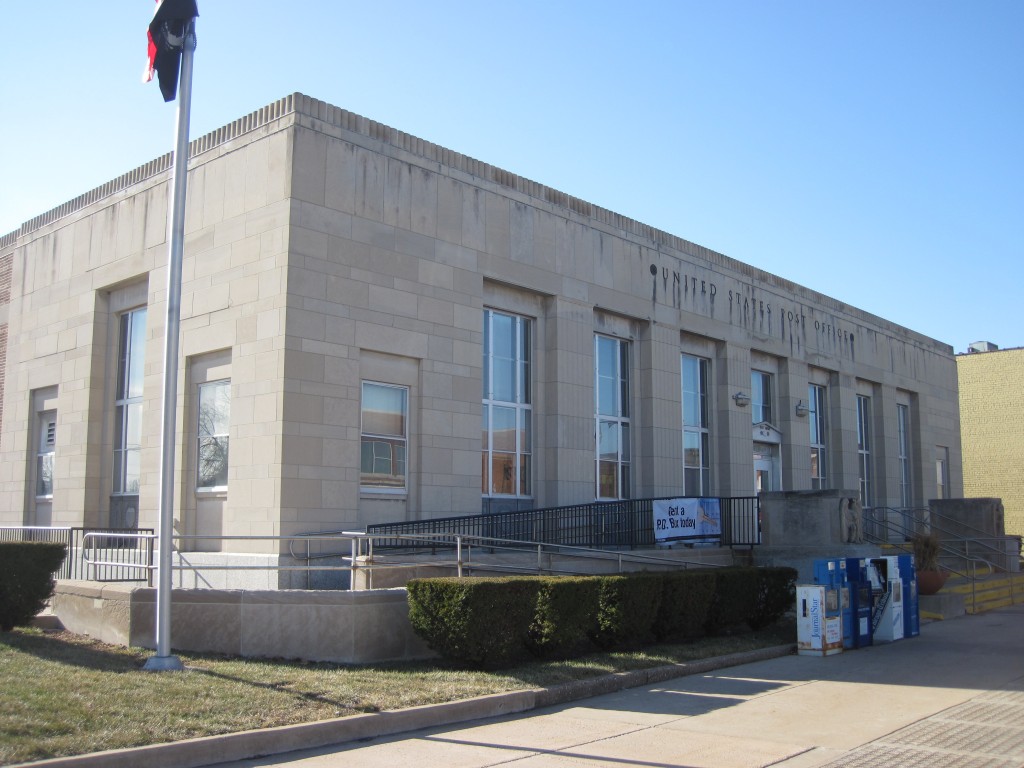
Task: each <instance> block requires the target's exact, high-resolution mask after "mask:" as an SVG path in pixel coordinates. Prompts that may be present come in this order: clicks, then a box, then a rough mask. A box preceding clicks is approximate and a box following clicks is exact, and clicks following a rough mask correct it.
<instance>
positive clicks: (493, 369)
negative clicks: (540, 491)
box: [480, 309, 533, 496]
mask: <svg viewBox="0 0 1024 768" xmlns="http://www.w3.org/2000/svg"><path fill="white" fill-rule="evenodd" d="M530 375H531V374H530V322H529V320H527V319H525V318H522V317H517V316H515V315H506V314H503V313H501V312H495V311H493V310H489V309H488V310H485V311H484V370H483V380H484V391H483V435H482V448H483V453H482V461H481V464H482V466H481V473H480V474H481V492H482V493H483V495H484V496H529V495H530V494H531V493H532V476H533V461H532V459H533V448H532V432H533V408H532V405H531V400H532V392H531V387H530Z"/></svg>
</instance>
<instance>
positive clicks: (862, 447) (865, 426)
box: [857, 395, 873, 508]
mask: <svg viewBox="0 0 1024 768" xmlns="http://www.w3.org/2000/svg"><path fill="white" fill-rule="evenodd" d="M871 437H872V435H871V397H870V395H857V488H858V491H859V493H860V503H861V506H862V507H865V508H866V507H870V506H872V501H873V499H872V495H871V493H872V490H873V488H872V480H873V478H872V471H871V470H872V467H871Z"/></svg>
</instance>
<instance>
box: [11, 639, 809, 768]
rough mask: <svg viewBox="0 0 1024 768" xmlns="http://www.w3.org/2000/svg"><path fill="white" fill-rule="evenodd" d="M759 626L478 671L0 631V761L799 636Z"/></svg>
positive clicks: (408, 701) (652, 662)
mask: <svg viewBox="0 0 1024 768" xmlns="http://www.w3.org/2000/svg"><path fill="white" fill-rule="evenodd" d="M795 636H796V634H795V631H794V628H793V625H792V623H782V624H780V625H778V626H776V627H771V628H768V629H766V630H762V631H761V632H757V633H750V634H742V635H735V636H731V637H725V638H707V639H703V640H699V641H696V642H693V643H688V644H685V645H664V646H654V647H651V648H648V649H646V650H644V651H638V652H633V653H603V654H594V655H591V656H587V657H584V658H581V659H574V660H570V661H553V662H543V663H542V662H537V663H530V664H523V665H520V666H517V667H513V668H510V669H505V670H499V671H491V672H480V671H474V670H468V669H462V668H459V667H456V666H454V665H449V664H445V663H443V662H438V661H434V662H424V663H406V664H394V665H375V666H361V667H352V666H341V665H337V664H312V663H304V662H298V661H283V660H265V659H240V658H233V657H225V656H218V655H212V654H180V658H181V660H182V661H183V662H184V664H185V666H186V671H185V672H165V673H153V672H145V671H143V670H142V665H143V664H144V663H145V661H146V659H147V658H149V656H150V655H151V652H150V651H144V650H140V649H136V648H122V647H120V646H112V645H106V644H103V643H100V642H97V641H95V640H92V639H90V638H88V637H83V636H80V635H73V634H71V633H68V632H59V633H44V632H40V631H38V630H28V629H25V630H15V631H13V632H8V633H0V764H8V763H16V762H25V761H30V760H41V759H44V758H48V757H59V756H65V755H75V754H83V753H87V752H97V751H100V750H104V749H118V748H123V747H133V746H141V745H144V744H156V743H161V742H167V741H177V740H179V739H187V738H194V737H197V736H212V735H215V734H221V733H231V732H235V731H243V730H249V729H252V728H267V727H271V726H278V725H290V724H294V723H304V722H312V721H315V720H324V719H327V718H333V717H345V716H348V715H354V714H359V713H362V712H377V711H381V710H391V709H401V708H404V707H411V706H417V705H421V704H430V703H440V702H445V701H454V700H457V699H467V698H471V697H473V696H480V695H483V694H488V693H501V692H504V691H514V690H524V689H528V688H537V687H545V686H551V685H557V684H559V683H564V682H569V681H572V680H580V679H584V678H588V677H594V676H596V675H601V674H606V673H609V672H618V671H625V670H630V669H640V668H645V667H652V666H657V665H660V664H668V663H673V662H684V661H693V660H695V659H700V658H708V657H711V656H720V655H724V654H728V653H734V652H737V651H743V650H750V649H753V648H763V647H767V646H771V645H779V644H782V643H792V642H793V641H794V638H795Z"/></svg>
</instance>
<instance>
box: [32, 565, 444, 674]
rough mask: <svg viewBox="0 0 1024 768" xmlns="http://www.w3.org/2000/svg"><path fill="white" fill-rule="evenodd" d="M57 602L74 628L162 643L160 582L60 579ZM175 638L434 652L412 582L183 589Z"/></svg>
mask: <svg viewBox="0 0 1024 768" xmlns="http://www.w3.org/2000/svg"><path fill="white" fill-rule="evenodd" d="M52 607H53V613H54V614H56V616H57V617H58V618H59V619H60V621H61V623H62V624H63V625H64V627H65V628H67V629H68V630H69V631H71V632H76V633H80V634H87V635H90V636H92V637H95V638H96V639H97V640H102V641H103V642H107V643H114V644H118V645H131V646H138V647H142V648H155V647H156V644H155V642H154V639H155V638H154V628H155V615H156V590H154V589H151V588H148V587H137V586H133V585H124V584H98V583H96V582H84V581H60V582H58V583H57V587H56V591H55V594H54V597H53V600H52ZM171 645H172V647H173V648H174V649H175V650H177V651H208V652H215V653H227V654H232V655H238V656H262V657H282V658H295V659H306V660H309V661H333V662H339V663H344V664H369V663H376V662H384V661H399V660H406V659H417V658H427V657H430V656H433V655H434V654H433V652H432V651H431V650H430V649H429V648H427V646H426V644H425V643H423V641H422V640H420V638H419V637H418V636H417V635H416V634H415V633H414V632H413V630H412V626H411V625H410V624H409V607H408V602H407V593H406V591H405V590H404V589H376V590H366V591H358V592H347V591H304V590H215V589H198V590H180V589H176V590H174V591H173V595H172V598H171Z"/></svg>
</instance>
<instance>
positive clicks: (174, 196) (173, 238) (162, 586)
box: [143, 19, 196, 671]
mask: <svg viewBox="0 0 1024 768" xmlns="http://www.w3.org/2000/svg"><path fill="white" fill-rule="evenodd" d="M195 49H196V31H195V19H191V20H190V21H189V22H188V24H187V25H186V30H185V40H184V43H183V45H182V52H181V70H180V76H179V81H178V121H177V128H176V132H175V145H174V166H173V170H172V178H171V200H170V215H169V217H168V224H167V232H168V240H169V242H170V246H169V253H168V257H167V319H166V322H165V324H164V391H163V420H162V422H161V427H160V509H159V518H160V532H159V549H158V558H159V559H158V561H157V587H156V656H151V657H150V658H149V659H148V660H147V661H146V664H145V665H144V667H143V668H144V669H148V670H153V671H165V670H180V669H184V665H183V664H182V663H181V659H179V658H178V657H177V656H173V655H171V589H172V587H173V582H172V579H171V576H172V568H173V564H174V557H173V554H174V552H173V546H172V542H173V537H174V445H175V428H176V427H175V425H176V421H177V419H176V416H177V406H178V335H179V329H180V326H181V262H182V254H183V253H184V244H185V186H186V182H187V178H188V129H189V117H190V113H191V107H192V57H193V54H194V53H195Z"/></svg>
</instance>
